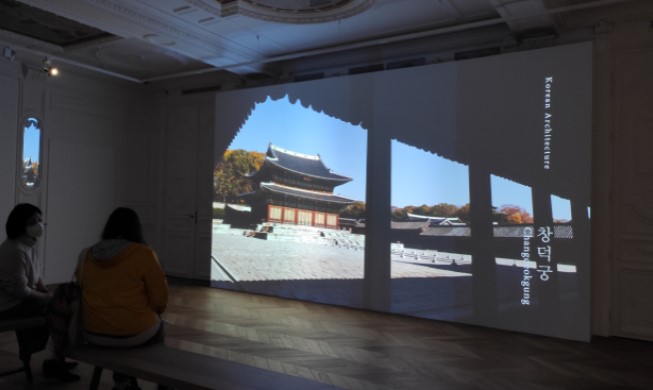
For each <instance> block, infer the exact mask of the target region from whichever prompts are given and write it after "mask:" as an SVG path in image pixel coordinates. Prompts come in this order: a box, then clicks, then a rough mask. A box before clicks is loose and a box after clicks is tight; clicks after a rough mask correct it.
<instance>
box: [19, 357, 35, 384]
mask: <svg viewBox="0 0 653 390" xmlns="http://www.w3.org/2000/svg"><path fill="white" fill-rule="evenodd" d="M21 360H22V361H23V370H25V377H26V378H27V383H32V382H34V375H32V366H31V365H30V362H31V360H32V357H31V355H27V356H23V357H22V358H21Z"/></svg>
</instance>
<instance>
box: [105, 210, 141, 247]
mask: <svg viewBox="0 0 653 390" xmlns="http://www.w3.org/2000/svg"><path fill="white" fill-rule="evenodd" d="M116 238H122V239H123V240H127V241H131V242H138V243H141V244H145V238H143V228H142V227H141V220H140V219H139V218H138V214H136V211H134V210H132V209H130V208H127V207H118V208H117V209H115V210H113V212H112V213H111V215H110V216H109V219H108V220H107V223H106V225H104V230H103V231H102V239H103V240H111V239H116Z"/></svg>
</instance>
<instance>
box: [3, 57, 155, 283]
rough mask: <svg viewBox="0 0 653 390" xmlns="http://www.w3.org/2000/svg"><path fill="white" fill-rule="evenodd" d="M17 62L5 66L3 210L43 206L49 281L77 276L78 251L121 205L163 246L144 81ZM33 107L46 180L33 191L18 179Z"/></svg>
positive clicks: (95, 237) (94, 238)
mask: <svg viewBox="0 0 653 390" xmlns="http://www.w3.org/2000/svg"><path fill="white" fill-rule="evenodd" d="M16 62H20V61H19V60H16ZM16 67H18V69H20V64H19V63H18V64H15V63H12V67H11V68H10V69H4V68H3V67H0V83H1V85H2V88H0V97H1V98H2V102H3V103H2V105H0V118H1V119H0V141H1V143H0V165H1V166H2V167H3V169H2V170H1V171H0V180H1V185H0V209H1V210H0V216H1V217H2V222H3V225H4V221H6V215H7V214H8V212H9V211H10V210H11V208H12V207H13V205H14V204H15V203H18V202H25V201H26V202H31V203H35V204H36V205H37V206H39V207H40V208H41V209H42V210H43V212H44V219H45V221H46V222H47V229H46V234H45V236H44V238H43V240H42V241H43V242H42V245H41V250H42V259H43V261H44V265H45V266H44V269H45V280H46V282H47V283H58V282H62V281H67V280H69V279H70V278H71V276H72V272H73V269H74V266H75V262H76V259H77V255H78V253H79V252H80V250H81V249H82V248H83V247H85V246H88V245H91V244H93V243H94V242H95V241H97V240H98V238H99V236H100V233H101V230H102V227H103V225H104V222H105V221H106V218H107V217H108V215H109V213H110V212H111V210H112V209H113V208H115V207H117V206H129V207H133V208H134V209H136V210H137V212H139V214H140V216H141V219H142V221H143V225H144V228H145V235H146V239H149V241H150V242H151V243H153V244H154V245H155V246H156V242H158V240H157V238H158V237H157V235H158V231H157V226H158V219H157V212H158V211H157V210H158V206H157V205H158V199H159V198H158V191H157V185H158V174H157V169H158V164H157V162H158V161H157V157H158V154H157V152H156V151H157V150H158V140H157V137H156V136H155V134H154V133H155V131H156V127H155V126H153V125H152V121H151V117H152V112H153V111H152V105H151V104H149V103H148V102H149V99H147V96H146V95H145V94H144V89H143V88H142V87H141V86H139V85H137V84H128V83H125V82H122V81H121V82H119V83H117V82H115V81H114V80H108V79H102V80H101V79H94V78H90V77H88V76H83V75H80V74H75V73H73V71H69V72H66V69H62V71H63V72H62V74H61V76H59V77H57V78H48V77H44V76H43V75H41V74H38V73H34V72H30V71H28V72H26V73H23V72H16V71H13V72H12V69H16ZM26 113H29V114H30V115H37V116H38V117H39V119H40V120H41V123H42V130H43V141H42V164H41V166H42V168H43V171H42V172H43V178H42V185H41V188H40V189H39V190H37V191H32V192H30V191H26V190H25V189H23V188H21V187H20V186H17V185H16V183H15V178H16V176H17V173H16V164H17V160H18V157H17V149H18V147H17V142H18V135H19V130H20V129H19V127H20V123H19V122H21V118H23V116H24V115H25V114H26ZM5 167H6V168H5ZM0 236H1V237H3V238H4V234H1V235H0ZM155 249H156V248H155Z"/></svg>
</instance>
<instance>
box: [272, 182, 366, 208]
mask: <svg viewBox="0 0 653 390" xmlns="http://www.w3.org/2000/svg"><path fill="white" fill-rule="evenodd" d="M260 191H263V192H272V193H276V194H282V195H286V196H293V197H296V198H301V199H310V200H315V201H319V202H326V203H337V204H342V205H349V204H352V203H354V202H355V201H354V200H352V199H348V198H344V197H342V196H338V195H333V194H329V193H325V192H316V191H308V190H300V189H297V188H293V187H286V186H282V185H278V184H274V183H261V187H260Z"/></svg>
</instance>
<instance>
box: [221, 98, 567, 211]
mask: <svg viewBox="0 0 653 390" xmlns="http://www.w3.org/2000/svg"><path fill="white" fill-rule="evenodd" d="M270 142H271V143H273V144H274V145H276V146H279V147H282V148H284V149H288V150H292V151H295V152H299V153H304V154H311V155H315V154H320V156H321V157H322V161H323V162H324V163H325V165H326V166H327V167H328V168H330V169H332V170H333V171H334V172H336V173H338V174H342V175H345V176H349V177H351V178H353V180H352V181H351V182H349V183H347V184H344V185H342V186H339V187H336V188H335V190H334V192H335V193H336V194H338V195H341V196H345V197H348V198H351V199H355V200H360V201H365V166H366V153H367V131H366V130H365V129H363V128H362V127H360V126H358V125H352V124H350V123H347V122H344V121H342V120H340V119H337V118H333V117H330V116H328V115H326V114H324V113H319V112H316V111H314V110H312V109H310V108H305V107H303V106H302V105H301V104H300V103H299V102H298V103H296V104H292V103H290V102H289V101H288V99H287V98H283V99H280V100H276V101H273V100H271V99H269V98H268V100H267V101H266V102H264V103H262V104H257V106H256V107H255V109H254V111H253V112H252V114H251V116H250V117H249V118H248V119H247V121H246V122H245V123H244V124H243V127H242V128H241V129H240V131H239V133H238V134H237V135H236V137H235V138H234V140H233V142H232V144H231V145H230V147H229V148H230V149H245V150H256V151H261V152H264V151H265V150H267V147H268V143H270ZM391 169H392V172H391V175H392V189H391V191H392V193H391V203H392V205H393V206H398V207H404V206H408V205H413V206H421V205H423V204H426V205H434V204H438V203H450V204H454V205H457V206H462V205H464V204H466V203H469V177H468V168H467V166H465V165H463V164H460V163H457V162H454V161H450V160H447V159H445V158H442V157H439V156H437V155H435V154H432V153H429V152H425V151H423V150H420V149H418V148H415V147H412V146H408V145H405V144H402V143H400V142H397V141H392V168H391ZM424 172H430V174H429V175H425V174H424ZM491 184H492V205H493V206H497V207H501V206H502V205H505V204H511V205H518V206H519V207H521V208H523V209H525V210H526V211H527V212H529V213H530V214H531V215H533V207H532V200H531V191H530V189H529V188H528V187H526V186H524V185H521V184H519V183H515V182H513V181H510V180H506V179H503V178H500V177H498V176H492V182H491ZM552 204H553V213H554V218H559V219H570V211H569V203H568V201H565V200H563V199H560V198H557V197H553V198H552Z"/></svg>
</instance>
